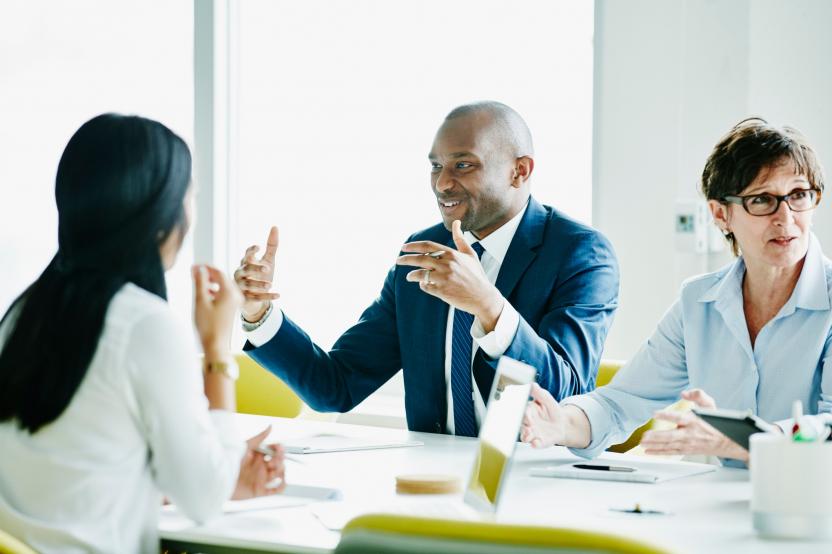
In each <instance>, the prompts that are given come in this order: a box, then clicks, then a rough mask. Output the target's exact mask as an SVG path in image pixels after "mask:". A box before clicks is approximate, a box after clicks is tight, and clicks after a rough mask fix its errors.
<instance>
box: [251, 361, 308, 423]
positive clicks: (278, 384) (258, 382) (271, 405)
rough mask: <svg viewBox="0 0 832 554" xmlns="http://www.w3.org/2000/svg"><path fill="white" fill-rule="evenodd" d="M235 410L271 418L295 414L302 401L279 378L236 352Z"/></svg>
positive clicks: (299, 409) (295, 415) (300, 407)
mask: <svg viewBox="0 0 832 554" xmlns="http://www.w3.org/2000/svg"><path fill="white" fill-rule="evenodd" d="M236 359H237V365H238V366H240V378H239V379H237V411H238V412H240V413H242V414H257V415H267V416H273V417H297V416H298V414H300V412H301V410H302V408H303V402H302V401H301V399H300V398H299V397H298V395H297V394H295V393H294V391H292V389H290V388H289V387H288V385H286V383H284V382H283V381H281V380H280V379H278V378H277V377H275V376H274V375H273V374H272V373H270V372H269V371H268V370H266V369H264V368H263V367H262V366H261V365H260V364H258V363H257V362H255V361H254V360H253V359H251V358H250V357H249V356H248V355H246V354H237V356H236Z"/></svg>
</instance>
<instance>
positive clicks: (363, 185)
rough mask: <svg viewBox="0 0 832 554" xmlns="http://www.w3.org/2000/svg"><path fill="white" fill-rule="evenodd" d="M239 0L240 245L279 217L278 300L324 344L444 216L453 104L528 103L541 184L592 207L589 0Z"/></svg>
mask: <svg viewBox="0 0 832 554" xmlns="http://www.w3.org/2000/svg"><path fill="white" fill-rule="evenodd" d="M238 9H239V11H238V14H237V20H238V25H239V27H238V39H237V40H238V48H239V50H238V52H237V53H236V56H235V59H236V64H237V66H236V71H235V72H234V73H236V74H237V76H238V81H237V84H238V88H237V95H238V96H237V97H238V102H237V105H236V111H237V116H238V126H237V133H238V140H239V142H238V147H237V150H236V151H237V156H238V165H237V167H236V176H237V179H238V186H237V195H238V196H237V202H238V204H237V205H238V211H237V213H236V226H235V232H236V234H237V240H236V244H237V248H236V251H237V252H238V253H239V255H240V256H242V252H243V250H244V249H245V247H246V246H248V245H250V244H255V243H256V244H260V245H263V244H264V242H265V239H266V235H267V232H268V228H269V226H270V225H271V224H276V225H278V227H279V228H280V241H281V242H280V250H279V252H278V263H277V287H276V288H277V290H278V291H279V292H280V293H281V295H282V298H281V300H280V303H281V306H282V307H283V309H284V310H285V311H286V313H287V314H288V315H289V316H290V317H291V318H293V319H294V320H295V321H297V322H298V323H299V324H300V325H301V326H302V327H303V328H304V329H305V330H307V331H308V332H309V334H310V336H312V338H313V339H314V340H315V341H316V342H318V344H320V345H321V346H322V347H325V348H326V347H329V346H331V344H332V343H333V342H334V341H335V340H336V339H337V338H338V336H340V334H341V333H342V332H343V331H344V330H345V329H347V328H348V327H349V326H350V325H351V324H353V323H354V322H356V321H357V319H358V317H359V315H360V314H361V311H362V310H363V309H364V308H365V307H366V306H367V305H369V303H370V302H371V301H372V300H373V299H374V298H375V297H376V296H377V295H378V293H379V291H380V289H381V284H382V280H383V279H384V276H385V274H386V272H387V270H388V269H389V268H390V266H391V265H392V263H393V260H394V259H395V256H396V255H397V253H398V251H399V247H400V245H401V244H402V243H403V241H404V240H405V239H406V238H407V237H408V236H409V235H410V234H411V233H413V232H415V231H417V230H419V229H424V228H426V227H429V226H431V225H434V224H435V223H438V222H439V221H440V218H439V213H438V210H437V208H436V203H435V199H434V197H433V195H432V193H431V192H430V188H429V164H428V160H427V153H428V150H429V149H430V145H431V142H432V141H433V136H434V133H435V131H436V129H437V128H438V126H439V124H440V123H441V121H442V119H443V118H444V116H445V114H446V113H447V112H448V111H450V109H451V108H453V107H454V106H456V105H459V104H462V103H465V102H469V101H472V100H478V99H495V100H500V101H502V102H505V103H506V104H508V105H510V106H512V107H514V108H515V109H517V110H518V111H519V112H520V113H521V115H523V116H524V118H525V119H526V120H527V122H528V123H529V126H530V127H531V130H532V133H533V136H534V139H535V149H536V156H535V158H536V168H535V174H534V176H533V184H532V191H533V194H534V195H535V196H536V197H537V198H538V199H539V200H541V201H543V202H544V203H547V204H551V205H554V206H556V207H558V208H559V209H562V210H564V211H565V212H567V213H568V214H570V215H572V216H573V217H576V218H578V219H580V220H583V221H586V222H588V221H589V219H590V215H591V204H590V203H591V189H592V184H591V147H592V144H591V143H592V71H593V70H592V33H593V4H592V2H546V1H544V0H534V1H532V0H522V1H518V2H512V3H506V2H502V1H495V0H487V1H483V0H477V1H473V0H465V1H456V2H445V1H441V0H428V1H425V2H391V1H385V0H361V1H351V2H342V1H338V0H311V1H305V2H291V1H272V0H247V1H246V2H243V3H240V4H239V6H238ZM233 225H234V222H233V221H232V226H233ZM388 388H389V387H388ZM393 390H394V392H395V390H396V389H395V387H394V389H393ZM399 394H400V393H399Z"/></svg>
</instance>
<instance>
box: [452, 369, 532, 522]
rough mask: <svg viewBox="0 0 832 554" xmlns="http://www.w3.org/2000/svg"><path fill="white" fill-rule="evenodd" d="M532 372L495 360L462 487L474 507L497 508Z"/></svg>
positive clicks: (493, 509)
mask: <svg viewBox="0 0 832 554" xmlns="http://www.w3.org/2000/svg"><path fill="white" fill-rule="evenodd" d="M534 376H535V370H534V368H533V367H531V366H529V365H526V364H524V363H521V362H518V361H517V360H513V359H511V358H507V357H505V356H503V357H502V358H500V361H499V363H498V364H497V372H496V374H495V375H494V382H493V383H492V385H491V394H490V395H489V400H488V409H487V411H486V414H485V420H484V421H483V422H482V426H481V427H480V435H479V441H478V449H477V455H476V458H475V460H474V466H473V468H472V470H471V476H470V478H469V479H468V486H467V487H466V489H465V503H466V504H469V505H470V506H473V507H474V508H476V509H477V510H480V511H486V512H496V511H497V503H498V502H499V498H500V491H501V490H502V485H503V481H504V478H505V477H506V475H508V467H509V462H510V460H511V456H512V454H514V447H515V445H516V444H517V437H518V434H519V432H520V424H521V423H522V421H523V413H524V412H525V409H526V403H527V402H528V400H529V393H530V391H531V384H532V382H533V381H534Z"/></svg>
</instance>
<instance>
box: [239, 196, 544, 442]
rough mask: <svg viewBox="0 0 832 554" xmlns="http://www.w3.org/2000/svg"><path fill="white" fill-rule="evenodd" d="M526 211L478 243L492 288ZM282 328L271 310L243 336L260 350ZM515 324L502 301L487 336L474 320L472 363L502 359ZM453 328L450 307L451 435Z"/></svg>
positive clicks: (480, 412)
mask: <svg viewBox="0 0 832 554" xmlns="http://www.w3.org/2000/svg"><path fill="white" fill-rule="evenodd" d="M527 209H528V203H527V204H526V207H525V208H523V209H522V210H520V212H519V213H518V214H517V215H515V216H514V217H513V218H511V219H510V220H509V221H507V222H506V223H505V224H504V225H503V226H502V227H500V228H499V229H497V230H496V231H494V232H493V233H491V234H490V235H488V236H487V237H485V238H484V239H482V240H480V241H479V243H480V245H481V246H482V247H483V248H484V249H485V252H483V254H482V258H481V259H480V263H481V264H482V268H483V271H485V275H486V277H488V280H489V281H490V282H491V284H492V285H493V284H494V283H496V282H497V275H499V273H500V267H501V266H502V265H503V259H505V257H506V252H508V247H509V245H511V240H512V239H513V238H514V233H515V232H517V228H518V227H519V226H520V221H521V220H522V219H523V214H525V213H526V210H527ZM465 240H466V241H468V244H472V243H474V242H477V241H478V239H477V238H476V237H475V236H474V235H473V234H472V233H470V232H466V233H465ZM413 286H418V284H417V283H413ZM425 294H427V293H425ZM282 324H283V313H282V312H281V311H280V310H274V311H272V313H271V315H270V316H269V317H268V318H267V319H266V320H265V321H264V322H263V324H262V325H260V326H259V327H258V328H256V329H254V330H253V331H249V332H247V333H246V338H247V339H248V341H249V342H250V343H251V344H253V345H254V346H255V347H260V346H262V345H264V344H266V343H267V342H269V341H270V340H271V339H272V338H273V337H274V336H275V335H276V334H277V332H278V331H279V330H280V326H281V325H282ZM519 324H520V314H518V313H517V310H515V309H514V307H513V306H512V305H511V304H510V303H509V302H508V301H507V300H505V299H503V310H502V312H501V313H500V317H499V318H498V319H497V323H496V325H495V327H494V330H493V331H491V332H490V333H486V332H485V329H483V326H482V323H480V321H479V318H474V323H473V325H472V326H471V337H472V346H473V347H472V348H471V360H472V362H473V359H474V356H475V355H476V353H477V348H482V350H483V351H484V352H485V353H486V354H488V356H489V357H490V358H499V357H500V356H502V355H503V353H504V352H505V351H506V350H507V349H508V347H509V345H511V341H512V340H514V335H515V333H516V332H517V326H518V325H519ZM453 328H454V307H453V306H451V307H450V309H449V310H448V322H447V324H446V332H445V394H446V397H447V400H448V415H447V428H448V432H449V433H451V434H453V433H454V404H453V393H452V389H451V339H452V337H453ZM471 388H472V390H473V397H474V413H475V416H476V418H477V425H480V424H481V423H482V420H483V417H484V416H485V401H484V400H483V398H482V395H481V394H480V391H479V388H478V387H477V384H476V382H475V381H474V377H473V374H472V375H471Z"/></svg>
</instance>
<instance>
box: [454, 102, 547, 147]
mask: <svg viewBox="0 0 832 554" xmlns="http://www.w3.org/2000/svg"><path fill="white" fill-rule="evenodd" d="M467 116H473V117H476V118H477V119H480V118H482V119H484V120H486V121H488V122H489V129H488V130H489V132H490V134H492V140H493V141H494V146H496V147H498V148H500V149H505V150H506V151H507V152H506V153H507V154H508V155H510V156H511V157H513V158H521V157H523V156H529V157H532V156H534V146H533V145H532V134H531V132H530V131H529V127H528V125H526V122H525V121H523V118H522V117H520V114H519V113H517V112H516V111H514V110H513V109H512V108H510V107H508V106H506V105H505V104H503V103H502V102H495V101H493V100H485V101H482V102H472V103H470V104H463V105H462V106H458V107H456V108H454V109H453V110H451V112H450V113H449V114H448V115H447V116H445V121H446V122H448V121H451V120H453V119H458V118H461V117H467Z"/></svg>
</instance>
